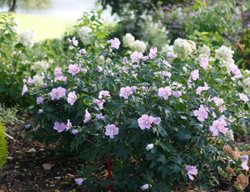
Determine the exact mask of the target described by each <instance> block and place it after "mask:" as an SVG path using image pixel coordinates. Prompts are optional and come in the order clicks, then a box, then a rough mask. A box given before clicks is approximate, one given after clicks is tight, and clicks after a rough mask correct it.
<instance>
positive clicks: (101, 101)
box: [94, 99, 105, 109]
mask: <svg viewBox="0 0 250 192" xmlns="http://www.w3.org/2000/svg"><path fill="white" fill-rule="evenodd" d="M94 103H95V104H96V105H97V106H98V107H99V109H103V104H104V103H105V100H103V99H94Z"/></svg>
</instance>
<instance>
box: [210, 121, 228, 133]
mask: <svg viewBox="0 0 250 192" xmlns="http://www.w3.org/2000/svg"><path fill="white" fill-rule="evenodd" d="M226 126H227V123H226V121H225V119H224V117H223V116H222V117H220V118H219V119H217V120H214V121H213V124H212V125H211V126H210V129H209V130H210V131H211V132H212V135H213V136H218V135H219V132H220V133H223V134H225V133H226V132H227V131H228V128H227V127H226Z"/></svg>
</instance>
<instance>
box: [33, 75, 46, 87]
mask: <svg viewBox="0 0 250 192" xmlns="http://www.w3.org/2000/svg"><path fill="white" fill-rule="evenodd" d="M43 79H44V75H43V74H37V75H35V76H34V77H33V84H34V85H35V86H37V87H40V86H43V85H44V82H43Z"/></svg>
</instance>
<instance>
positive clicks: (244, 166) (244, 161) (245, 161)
mask: <svg viewBox="0 0 250 192" xmlns="http://www.w3.org/2000/svg"><path fill="white" fill-rule="evenodd" d="M240 159H241V167H242V169H243V170H246V171H248V170H249V166H248V159H249V156H248V155H243V156H241V157H240Z"/></svg>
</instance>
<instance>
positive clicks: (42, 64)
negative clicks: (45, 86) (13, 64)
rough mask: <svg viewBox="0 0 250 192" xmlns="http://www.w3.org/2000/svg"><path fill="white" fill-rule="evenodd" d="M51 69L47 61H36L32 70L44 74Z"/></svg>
mask: <svg viewBox="0 0 250 192" xmlns="http://www.w3.org/2000/svg"><path fill="white" fill-rule="evenodd" d="M48 68H49V63H48V62H47V61H43V60H42V61H36V62H34V63H33V65H32V66H31V69H32V70H34V71H35V72H37V73H42V72H45V71H47V69H48Z"/></svg>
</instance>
